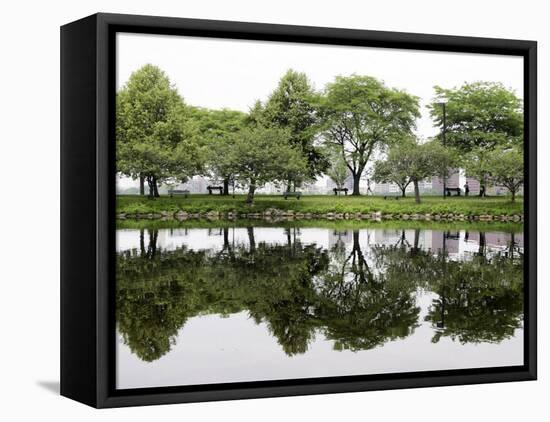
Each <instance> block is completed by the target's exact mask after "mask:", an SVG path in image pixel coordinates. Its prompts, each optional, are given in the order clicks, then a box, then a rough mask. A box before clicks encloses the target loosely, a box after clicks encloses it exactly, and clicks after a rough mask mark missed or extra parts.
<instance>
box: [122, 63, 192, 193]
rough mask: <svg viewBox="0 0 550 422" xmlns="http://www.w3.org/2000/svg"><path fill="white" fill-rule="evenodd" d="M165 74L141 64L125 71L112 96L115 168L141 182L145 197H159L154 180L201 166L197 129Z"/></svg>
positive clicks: (183, 176) (182, 177)
mask: <svg viewBox="0 0 550 422" xmlns="http://www.w3.org/2000/svg"><path fill="white" fill-rule="evenodd" d="M187 111H188V110H187V108H186V106H185V104H184V102H183V99H182V98H181V97H180V96H179V94H178V92H177V90H176V88H175V87H173V86H172V85H171V84H170V80H169V79H168V77H167V76H166V74H165V73H164V72H163V71H162V70H160V69H159V68H158V67H156V66H153V65H150V64H148V65H145V66H143V67H142V68H141V69H139V70H137V71H135V72H134V73H132V75H130V78H129V80H128V82H127V83H126V85H124V87H123V88H122V89H121V90H120V91H119V92H118V93H117V99H116V159H117V171H118V172H120V173H122V174H124V175H126V176H129V177H131V178H133V179H138V178H139V180H140V193H142V194H143V193H144V192H143V190H144V189H143V185H144V181H147V183H148V185H149V195H150V196H158V184H159V183H160V182H162V181H164V180H167V179H170V178H172V179H175V180H185V179H186V178H187V177H189V176H190V175H192V174H193V173H194V172H195V171H196V169H197V167H198V166H199V165H200V162H201V160H200V154H199V150H198V148H197V147H196V143H195V140H196V127H195V126H194V124H193V122H192V121H191V120H190V119H189V118H188V117H189V116H188V113H187Z"/></svg>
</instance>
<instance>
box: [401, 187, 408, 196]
mask: <svg viewBox="0 0 550 422" xmlns="http://www.w3.org/2000/svg"><path fill="white" fill-rule="evenodd" d="M405 189H407V187H404V188H401V197H402V198H404V197H405Z"/></svg>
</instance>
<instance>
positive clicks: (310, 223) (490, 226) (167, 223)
mask: <svg viewBox="0 0 550 422" xmlns="http://www.w3.org/2000/svg"><path fill="white" fill-rule="evenodd" d="M249 226H254V227H289V228H292V227H304V228H306V227H312V228H326V229H334V230H359V229H369V228H370V229H373V228H376V229H388V230H400V229H407V230H411V229H421V230H422V229H429V230H440V231H459V230H469V231H479V232H509V233H519V232H522V231H523V224H519V223H498V222H496V223H484V222H472V223H465V222H438V221H431V222H426V221H361V220H341V221H329V220H294V221H266V220H246V219H242V220H217V221H209V220H205V219H201V220H186V221H178V220H118V221H117V225H116V227H117V229H135V230H139V229H147V230H155V229H156V230H161V229H184V228H189V229H197V228H203V229H210V228H225V227H249Z"/></svg>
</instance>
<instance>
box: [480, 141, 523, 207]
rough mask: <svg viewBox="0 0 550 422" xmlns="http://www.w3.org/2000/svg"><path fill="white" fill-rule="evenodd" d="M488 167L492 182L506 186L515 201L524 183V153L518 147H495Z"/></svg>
mask: <svg viewBox="0 0 550 422" xmlns="http://www.w3.org/2000/svg"><path fill="white" fill-rule="evenodd" d="M488 167H489V169H490V175H491V180H492V182H493V183H494V184H496V185H502V186H505V187H506V188H507V189H508V190H509V191H510V193H511V195H512V202H514V201H515V199H516V193H517V191H518V190H519V188H520V187H521V186H522V185H523V179H524V174H523V153H522V152H521V151H518V149H517V148H508V149H502V148H498V149H495V150H494V151H491V153H490V154H489V157H488Z"/></svg>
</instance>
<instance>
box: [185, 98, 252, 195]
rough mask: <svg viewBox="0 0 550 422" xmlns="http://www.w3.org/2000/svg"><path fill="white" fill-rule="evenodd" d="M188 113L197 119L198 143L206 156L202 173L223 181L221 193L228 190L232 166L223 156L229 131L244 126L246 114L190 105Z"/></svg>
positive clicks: (228, 138) (234, 131)
mask: <svg viewBox="0 0 550 422" xmlns="http://www.w3.org/2000/svg"><path fill="white" fill-rule="evenodd" d="M190 110H191V111H190V116H191V118H193V119H194V120H195V121H196V122H197V126H198V131H199V135H200V143H201V147H202V148H203V150H204V156H205V160H206V165H205V172H204V173H205V175H206V176H208V177H211V178H213V179H214V180H221V181H223V183H224V194H226V195H227V194H228V193H229V192H228V189H229V187H228V184H229V181H230V180H231V179H233V178H234V169H233V168H232V167H230V166H228V162H227V160H224V159H223V157H224V156H225V154H226V153H227V150H228V149H229V148H231V143H232V141H233V139H234V137H233V135H235V134H236V133H238V132H239V131H240V130H242V129H243V128H244V127H245V126H246V121H247V118H248V116H247V114H246V113H243V112H240V111H235V110H229V109H221V110H208V109H204V108H199V107H190Z"/></svg>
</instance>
